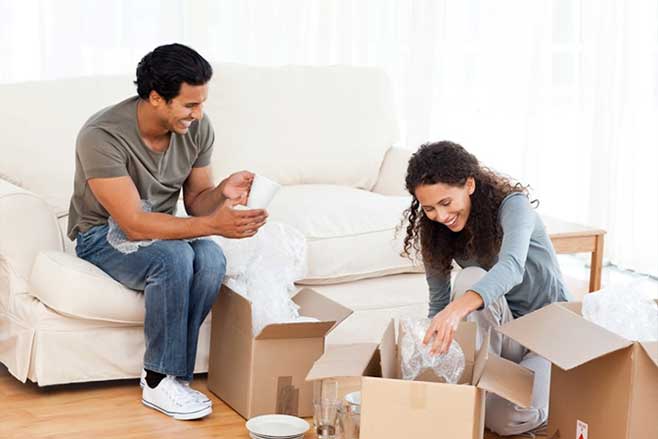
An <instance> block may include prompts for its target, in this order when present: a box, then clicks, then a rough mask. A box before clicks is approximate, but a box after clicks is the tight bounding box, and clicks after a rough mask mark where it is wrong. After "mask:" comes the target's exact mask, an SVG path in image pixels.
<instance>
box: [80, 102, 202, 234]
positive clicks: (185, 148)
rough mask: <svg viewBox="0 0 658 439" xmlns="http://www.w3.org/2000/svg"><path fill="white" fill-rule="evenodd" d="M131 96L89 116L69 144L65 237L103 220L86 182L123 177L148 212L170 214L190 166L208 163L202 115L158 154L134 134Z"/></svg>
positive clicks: (136, 131) (104, 215)
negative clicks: (71, 161)
mask: <svg viewBox="0 0 658 439" xmlns="http://www.w3.org/2000/svg"><path fill="white" fill-rule="evenodd" d="M138 101H139V97H137V96H134V97H132V98H129V99H126V100H125V101H122V102H119V103H118V104H116V105H113V106H111V107H107V108H105V109H103V110H101V111H99V112H98V113H96V114H94V115H93V116H92V117H91V118H90V119H89V120H88V121H87V122H85V124H84V125H83V127H82V129H81V130H80V133H79V134H78V138H77V140H76V148H75V180H74V183H73V196H72V197H71V204H70V206H69V224H68V236H69V238H70V239H71V240H73V239H75V238H76V236H77V234H78V232H86V231H87V230H89V229H90V228H91V227H93V226H97V225H102V224H106V223H107V220H108V217H109V216H110V215H109V213H108V212H107V211H106V210H105V209H104V208H103V206H101V205H100V203H99V202H98V200H96V197H94V194H93V193H92V191H91V189H90V188H89V184H88V183H87V180H89V179H91V178H111V177H122V176H129V177H130V178H131V179H132V181H133V183H135V186H136V187H137V191H138V192H139V196H140V198H141V199H142V200H146V201H148V202H149V204H150V205H151V210H152V211H153V212H160V213H168V214H175V212H176V201H177V200H178V198H179V195H180V191H181V188H182V187H183V183H184V182H185V180H186V179H187V177H188V176H189V175H190V172H191V171H192V168H197V167H203V166H208V165H209V164H210V156H211V154H212V149H213V142H214V140H215V134H214V131H213V129H212V126H211V125H210V121H209V120H208V118H207V117H203V118H202V119H201V120H200V121H195V122H194V123H192V125H191V126H190V129H189V130H188V132H187V133H186V134H183V135H181V134H176V133H174V132H172V133H171V139H170V141H169V147H168V148H167V149H166V150H165V151H164V152H155V151H153V150H151V149H149V148H148V147H147V146H146V144H145V143H144V141H143V140H142V138H141V136H140V134H139V127H138V126H137V102H138Z"/></svg>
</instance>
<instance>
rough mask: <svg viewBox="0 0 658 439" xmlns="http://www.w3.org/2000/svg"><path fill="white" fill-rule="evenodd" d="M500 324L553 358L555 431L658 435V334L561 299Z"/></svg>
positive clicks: (595, 437)
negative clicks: (619, 326) (647, 336)
mask: <svg viewBox="0 0 658 439" xmlns="http://www.w3.org/2000/svg"><path fill="white" fill-rule="evenodd" d="M500 332H502V333H503V334H505V335H507V336H508V337H511V338H513V339H514V340H516V341H518V342H519V343H521V344H522V345H524V346H526V347H527V348H528V349H530V350H532V351H534V352H536V353H538V354H539V355H541V356H542V357H545V358H547V359H548V360H550V361H551V362H552V363H553V367H552V368H551V401H550V408H549V421H548V438H560V439H588V438H589V439H645V438H646V439H649V438H658V418H657V416H658V342H646V343H637V342H633V341H631V340H627V339H625V338H623V337H620V336H618V335H616V334H613V333H612V332H610V331H608V330H606V329H604V328H603V327H601V326H598V325H596V324H594V323H592V322H590V321H588V320H586V319H585V318H583V317H582V315H581V303H577V302H571V303H554V304H551V305H548V306H546V307H544V308H542V309H540V310H537V311H535V312H533V313H530V314H528V315H526V316H523V317H521V318H519V319H516V320H514V321H512V322H510V323H507V324H505V325H503V326H502V327H501V328H500Z"/></svg>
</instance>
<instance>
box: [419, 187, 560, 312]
mask: <svg viewBox="0 0 658 439" xmlns="http://www.w3.org/2000/svg"><path fill="white" fill-rule="evenodd" d="M498 221H499V222H500V225H501V228H502V229H503V240H502V243H501V246H500V252H499V253H498V257H497V258H496V261H495V263H494V264H493V266H491V267H484V266H483V265H482V264H480V263H479V262H478V261H477V260H474V259H455V262H457V264H459V266H460V267H462V268H465V267H471V266H479V267H482V268H485V269H488V270H489V271H488V272H487V274H486V275H485V276H484V277H483V278H482V279H481V280H480V281H479V282H477V283H476V284H475V285H473V286H472V287H471V288H470V289H471V290H473V291H475V292H476V293H478V294H479V295H480V296H482V299H483V300H484V307H485V308H486V307H488V306H489V305H491V303H492V302H493V301H495V300H496V299H498V298H499V297H500V296H503V295H504V296H505V299H506V300H507V303H508V305H509V308H510V311H512V315H513V316H514V318H517V317H520V316H523V315H526V314H528V313H530V312H532V311H535V310H537V309H539V308H541V307H543V306H545V305H548V304H549V303H553V302H566V301H567V300H568V299H569V297H568V293H567V289H566V286H565V285H564V280H563V279H562V273H561V272H560V267H559V265H558V261H557V258H556V256H555V250H554V249H553V244H552V243H551V239H550V237H549V236H548V234H547V233H546V229H545V228H544V223H543V222H542V220H541V218H540V217H539V215H538V214H537V212H536V211H535V210H534V209H533V208H532V206H531V205H530V202H529V201H528V197H527V196H526V195H525V194H523V193H520V192H513V193H511V194H509V195H508V196H506V197H505V199H504V200H503V202H502V203H501V204H500V208H499V209H498ZM427 283H428V286H429V290H430V291H429V292H430V300H429V302H430V306H429V308H430V309H429V317H430V318H431V317H434V315H435V314H436V313H438V312H439V311H441V310H442V309H443V308H445V307H446V305H448V303H449V302H450V290H451V288H450V278H449V277H447V276H443V275H441V274H440V273H438V272H433V271H432V270H430V269H428V270H427Z"/></svg>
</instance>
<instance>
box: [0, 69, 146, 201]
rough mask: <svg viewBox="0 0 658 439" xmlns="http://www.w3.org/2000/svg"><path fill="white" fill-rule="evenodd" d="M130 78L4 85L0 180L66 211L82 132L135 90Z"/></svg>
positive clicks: (0, 113)
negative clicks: (102, 111) (96, 115)
mask: <svg viewBox="0 0 658 439" xmlns="http://www.w3.org/2000/svg"><path fill="white" fill-rule="evenodd" d="M131 80H132V79H131V78H130V77H128V76H120V77H116V76H115V77H107V76H106V77H100V76H99V77H88V78H74V79H61V80H54V81H36V82H26V83H20V84H4V85H0V102H2V105H0V157H1V159H0V178H3V179H6V180H9V181H10V182H12V183H14V184H16V185H18V186H21V187H23V188H26V189H28V190H30V191H32V192H34V193H36V194H39V195H41V196H43V197H45V199H46V201H47V202H48V203H49V204H51V205H52V206H54V207H56V210H57V211H58V212H62V211H66V210H67V209H68V204H69V200H70V196H71V194H72V193H73V176H74V169H75V138H76V136H77V134H78V131H79V130H80V127H81V126H82V125H83V124H84V123H85V121H86V120H87V119H89V117H90V116H91V115H92V114H94V113H95V112H97V111H98V110H100V109H101V108H103V107H105V106H108V105H112V104H113V103H116V102H119V101H121V100H122V99H125V98H126V97H128V96H130V95H131V94H134V93H135V91H134V90H135V87H134V85H132V83H131Z"/></svg>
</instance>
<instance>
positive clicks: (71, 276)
mask: <svg viewBox="0 0 658 439" xmlns="http://www.w3.org/2000/svg"><path fill="white" fill-rule="evenodd" d="M30 285H31V291H30V292H31V294H32V295H34V296H35V297H37V298H38V299H39V300H40V301H41V302H43V303H44V304H45V305H47V306H48V307H50V308H52V309H54V310H55V311H57V312H59V313H61V314H64V315H68V316H73V317H79V318H84V319H91V320H103V321H109V322H116V323H130V324H140V325H141V324H143V323H144V296H143V294H142V293H141V292H138V291H133V290H130V289H128V288H126V287H124V286H123V285H121V284H120V283H119V282H117V281H115V280H114V279H112V278H111V277H110V276H109V275H108V274H106V273H105V272H104V271H103V270H101V269H100V268H98V267H96V266H95V265H93V264H91V263H89V262H87V261H85V260H83V259H80V258H78V257H76V256H74V255H71V254H67V253H64V252H57V251H43V252H40V253H39V254H38V255H37V257H36V259H35V261H34V266H33V268H32V275H31V276H30Z"/></svg>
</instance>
